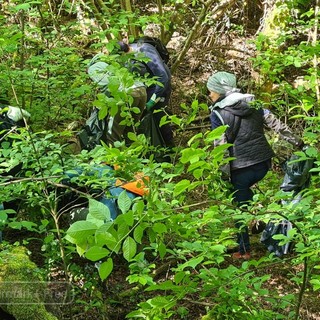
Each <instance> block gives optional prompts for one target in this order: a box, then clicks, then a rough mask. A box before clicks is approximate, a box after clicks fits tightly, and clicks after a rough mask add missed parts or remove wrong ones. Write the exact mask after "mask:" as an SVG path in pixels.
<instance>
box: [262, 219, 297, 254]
mask: <svg viewBox="0 0 320 320" xmlns="http://www.w3.org/2000/svg"><path fill="white" fill-rule="evenodd" d="M291 229H292V223H291V222H290V221H288V220H285V219H283V220H281V221H276V220H270V221H269V222H268V223H267V225H266V227H265V229H264V231H263V232H262V235H261V239H260V241H261V242H262V243H263V244H264V245H265V246H266V247H267V249H268V250H269V251H270V252H273V253H274V254H275V255H276V256H277V257H282V256H283V255H285V254H288V253H290V252H291V249H292V243H291V242H288V243H286V244H283V245H280V242H281V241H280V240H277V239H274V238H273V236H275V235H279V234H281V235H284V236H286V237H287V236H288V232H289V231H290V230H291Z"/></svg>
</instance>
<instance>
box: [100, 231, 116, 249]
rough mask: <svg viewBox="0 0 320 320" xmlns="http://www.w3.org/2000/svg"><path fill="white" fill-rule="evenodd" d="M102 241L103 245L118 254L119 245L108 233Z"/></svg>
mask: <svg viewBox="0 0 320 320" xmlns="http://www.w3.org/2000/svg"><path fill="white" fill-rule="evenodd" d="M104 241H105V245H106V246H107V247H108V248H109V249H110V250H111V251H114V252H118V251H119V249H120V243H119V242H118V240H117V239H116V238H115V237H114V236H113V235H112V234H111V233H110V232H107V233H106V234H105V235H104Z"/></svg>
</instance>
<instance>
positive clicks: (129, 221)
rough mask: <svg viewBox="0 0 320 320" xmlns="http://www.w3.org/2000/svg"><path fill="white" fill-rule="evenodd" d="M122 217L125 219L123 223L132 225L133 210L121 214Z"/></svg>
mask: <svg viewBox="0 0 320 320" xmlns="http://www.w3.org/2000/svg"><path fill="white" fill-rule="evenodd" d="M122 217H123V220H124V221H125V223H126V224H127V226H129V227H132V226H133V222H134V219H133V212H132V211H131V210H130V211H128V212H126V213H124V214H123V215H122Z"/></svg>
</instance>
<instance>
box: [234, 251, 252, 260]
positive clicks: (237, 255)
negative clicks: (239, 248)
mask: <svg viewBox="0 0 320 320" xmlns="http://www.w3.org/2000/svg"><path fill="white" fill-rule="evenodd" d="M232 258H233V259H235V260H240V259H243V260H249V259H250V258H251V254H250V252H246V253H243V254H242V253H240V252H235V253H234V254H233V255H232Z"/></svg>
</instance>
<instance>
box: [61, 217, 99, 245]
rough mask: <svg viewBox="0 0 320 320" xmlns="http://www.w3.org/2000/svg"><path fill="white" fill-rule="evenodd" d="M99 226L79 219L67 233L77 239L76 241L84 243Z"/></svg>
mask: <svg viewBox="0 0 320 320" xmlns="http://www.w3.org/2000/svg"><path fill="white" fill-rule="evenodd" d="M96 229H97V226H96V225H95V224H93V223H92V222H89V221H77V222H75V223H73V224H72V225H71V226H70V227H69V229H68V230H67V234H68V235H69V236H70V237H71V238H73V239H74V240H75V242H74V243H83V241H85V240H86V239H87V238H88V237H89V236H92V235H93V234H94V233H95V231H96Z"/></svg>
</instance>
